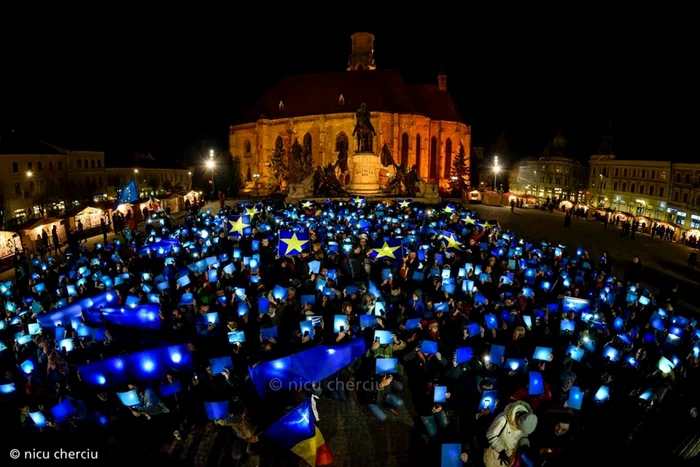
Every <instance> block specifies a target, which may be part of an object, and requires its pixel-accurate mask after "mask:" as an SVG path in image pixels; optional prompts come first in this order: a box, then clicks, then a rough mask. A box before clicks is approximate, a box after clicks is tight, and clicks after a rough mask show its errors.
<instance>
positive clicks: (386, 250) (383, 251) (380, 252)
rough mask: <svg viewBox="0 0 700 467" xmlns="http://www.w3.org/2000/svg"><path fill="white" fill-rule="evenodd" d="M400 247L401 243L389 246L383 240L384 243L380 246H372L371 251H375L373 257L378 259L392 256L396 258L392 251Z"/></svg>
mask: <svg viewBox="0 0 700 467" xmlns="http://www.w3.org/2000/svg"><path fill="white" fill-rule="evenodd" d="M400 248H401V245H399V246H389V244H388V243H387V242H384V245H382V247H381V248H373V249H372V251H376V252H377V256H375V258H374V259H379V258H392V259H396V255H394V252H395V251H396V250H398V249H400Z"/></svg>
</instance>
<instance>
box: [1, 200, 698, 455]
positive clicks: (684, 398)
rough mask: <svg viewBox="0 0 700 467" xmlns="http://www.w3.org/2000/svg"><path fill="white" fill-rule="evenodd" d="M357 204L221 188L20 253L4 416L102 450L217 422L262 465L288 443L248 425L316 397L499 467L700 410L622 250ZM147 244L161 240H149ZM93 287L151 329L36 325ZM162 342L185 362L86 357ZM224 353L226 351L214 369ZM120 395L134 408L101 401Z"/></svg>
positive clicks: (23, 432)
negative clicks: (106, 379) (297, 372)
mask: <svg viewBox="0 0 700 467" xmlns="http://www.w3.org/2000/svg"><path fill="white" fill-rule="evenodd" d="M354 201H356V202H352V203H350V204H348V203H347V202H341V201H325V202H323V203H316V202H311V201H309V202H304V203H299V204H296V205H289V204H283V203H273V202H265V203H261V204H259V205H255V206H251V205H246V204H236V205H235V206H225V207H224V209H222V210H221V211H220V212H210V211H197V212H193V213H192V214H191V215H188V216H187V217H186V218H185V219H184V220H183V224H182V225H179V226H173V225H171V226H169V227H166V224H165V222H159V220H160V217H158V215H157V214H155V213H149V217H151V220H150V221H149V222H146V223H145V224H144V225H143V226H142V230H131V229H129V228H128V227H127V226H124V231H125V233H126V232H128V236H126V235H125V237H124V239H119V240H115V241H114V242H111V243H106V242H105V243H99V244H97V245H95V247H94V248H92V249H88V248H86V247H85V246H79V245H77V244H72V245H70V246H69V247H68V248H67V250H66V252H65V256H61V257H60V259H59V258H58V257H45V258H44V257H38V256H35V255H32V254H30V255H29V256H23V255H22V254H21V253H19V254H18V258H17V269H18V270H19V271H21V274H17V280H15V281H9V282H6V283H3V284H0V305H2V309H3V310H4V317H3V320H1V321H0V370H1V371H0V406H1V407H2V420H4V421H5V422H6V427H8V429H9V430H11V432H13V433H15V434H18V435H19V436H20V437H21V438H22V439H25V440H31V443H33V444H34V445H41V444H42V443H47V442H48V441H47V440H50V439H54V440H59V442H67V441H66V440H75V439H84V440H88V439H89V440H90V441H91V442H97V441H96V440H98V439H99V440H102V441H101V444H100V446H102V448H104V449H111V451H110V452H112V453H113V454H114V455H115V456H116V457H119V456H124V455H126V453H127V452H132V451H134V450H137V449H141V448H143V449H145V451H139V452H145V453H150V452H157V451H158V450H159V449H160V446H161V445H162V444H163V443H165V442H173V440H176V441H177V440H180V441H177V442H182V441H181V440H182V439H183V438H184V437H185V436H186V434H187V433H188V432H189V431H190V430H192V429H193V427H198V426H201V425H203V424H206V423H209V422H211V421H213V422H214V423H216V424H217V425H219V426H222V427H230V428H231V430H232V431H233V433H234V435H235V438H236V442H235V443H234V446H233V451H232V453H231V454H232V456H233V458H234V459H237V460H240V459H243V458H253V459H256V458H257V459H258V462H259V461H260V459H262V460H263V461H265V460H266V459H267V460H269V458H270V456H272V457H274V456H284V452H283V451H284V450H281V449H279V448H278V447H276V446H275V443H274V442H272V441H271V440H269V439H265V436H264V435H263V434H262V433H263V431H264V428H265V426H268V425H269V424H270V423H272V422H274V421H275V420H277V419H278V418H279V417H280V415H281V414H283V413H284V412H285V410H289V409H290V408H292V407H294V406H295V405H296V404H298V403H299V401H300V400H301V399H304V398H309V397H328V398H331V399H333V400H334V401H337V402H336V403H357V404H361V405H362V406H363V407H365V408H366V416H367V417H372V418H373V419H374V420H376V421H375V422H373V423H376V424H381V423H382V422H385V421H387V420H390V419H391V418H392V417H396V416H397V415H400V413H401V411H406V410H410V413H411V414H412V415H413V413H414V412H413V411H415V416H416V417H415V421H416V424H415V430H418V432H419V433H420V435H421V439H422V440H423V442H424V443H425V446H427V447H428V449H426V450H425V451H426V452H430V453H433V455H435V456H438V457H439V452H440V450H439V446H440V445H442V444H443V443H454V442H456V443H459V444H461V446H462V452H461V457H460V462H462V463H463V464H465V465H482V464H484V465H486V466H487V467H500V466H511V465H539V466H541V465H545V464H546V465H548V466H549V465H573V464H574V463H575V461H576V460H577V459H581V458H582V456H584V454H583V451H584V450H585V448H584V447H582V443H581V440H587V442H596V443H599V445H601V444H605V445H606V446H607V445H609V446H622V445H624V444H629V443H632V442H634V441H635V437H636V436H637V434H638V433H640V432H641V431H642V430H643V428H644V422H645V420H648V419H649V418H650V417H652V418H653V417H654V416H655V415H654V414H656V413H657V412H658V411H669V410H673V411H674V412H673V413H674V414H677V416H678V417H685V418H688V417H691V415H690V414H691V413H694V414H695V415H697V409H694V410H695V411H694V412H692V411H691V409H693V408H694V407H696V405H697V403H696V401H695V400H693V397H694V394H697V391H698V389H700V386H699V385H700V377H699V376H700V346H699V345H698V344H697V341H698V337H699V336H700V333H699V332H698V328H697V322H696V320H694V319H692V316H688V315H687V314H686V315H685V316H684V315H683V314H682V313H681V312H679V310H678V309H677V306H676V303H675V293H676V292H677V290H676V289H675V288H672V289H670V290H664V291H662V292H661V293H660V294H659V295H658V296H654V295H653V294H652V293H650V292H649V290H648V289H647V286H646V285H645V284H644V282H643V281H644V272H643V268H642V267H641V264H637V263H638V261H637V262H635V261H634V260H633V261H631V265H630V266H629V268H628V269H629V271H627V274H625V276H624V279H621V278H618V277H617V276H616V275H615V271H613V270H612V268H611V265H610V262H609V258H607V256H604V257H603V258H590V257H589V256H588V254H587V252H586V251H585V250H584V249H583V248H580V247H578V246H576V245H567V246H565V245H557V244H549V243H547V242H540V241H534V240H529V241H526V240H525V239H523V238H520V237H518V236H517V235H516V234H515V233H513V232H509V231H503V230H501V229H500V228H499V227H498V225H497V224H496V223H495V222H493V221H491V222H489V221H487V220H482V219H478V218H477V217H476V215H475V213H474V212H473V211H469V210H467V209H465V208H462V207H460V206H455V205H451V204H448V205H443V206H440V207H438V206H434V207H431V206H424V205H418V204H415V203H411V202H410V201H409V200H404V201H402V202H400V203H396V202H386V203H376V202H367V201H366V200H364V199H361V198H356V199H355V200H354ZM127 225H128V224H127ZM236 226H238V229H237V230H236V228H235V227H236ZM242 227H245V229H243V228H242ZM281 231H294V232H298V233H299V239H302V240H299V242H300V243H299V244H298V245H297V246H298V248H292V249H290V248H288V246H289V245H287V247H285V250H284V251H285V253H286V254H280V249H279V245H280V243H279V238H280V237H279V234H280V232H281ZM307 235H308V236H307ZM294 238H295V239H296V238H297V237H296V235H295V237H294ZM163 239H170V240H173V241H175V242H174V243H171V245H172V244H175V245H176V247H175V248H169V249H166V250H165V251H160V250H158V249H157V248H149V245H158V244H159V243H158V242H162V240H163ZM209 259H211V261H208V260H209ZM202 261H204V266H203V267H192V266H193V265H195V264H200V265H201V263H202ZM211 271H214V272H213V273H212V272H211ZM183 277H184V278H186V280H183ZM117 278H119V280H116V279H117ZM279 287H282V288H284V289H285V290H286V293H285V294H283V295H282V296H280V295H279V294H275V293H273V291H274V290H276V288H279ZM104 293H113V294H114V296H115V301H116V303H115V304H114V306H116V307H117V308H118V307H127V308H128V307H131V308H135V307H139V306H141V305H146V304H157V306H158V307H159V310H160V311H159V315H158V323H159V324H158V326H157V327H156V329H154V327H153V326H144V327H143V328H139V327H138V326H136V327H134V326H124V325H122V324H119V323H115V322H110V321H109V320H105V322H104V323H103V324H101V325H100V326H96V325H95V324H94V322H89V320H87V319H86V318H87V314H88V313H90V312H95V310H87V309H86V310H83V311H84V313H83V316H82V318H81V319H78V320H77V321H74V322H72V323H70V324H68V325H67V326H65V329H63V330H60V329H59V331H60V332H58V331H57V329H58V328H56V329H51V328H49V327H46V326H41V325H40V323H41V322H42V320H41V317H42V315H46V314H51V313H53V314H55V313H60V312H61V310H64V309H66V308H67V307H70V306H71V305H72V304H75V303H82V302H80V301H81V300H83V299H85V298H89V297H93V296H96V295H98V294H104ZM261 303H265V305H264V307H261V306H260V304H261ZM97 313H98V315H99V316H101V314H100V310H97ZM212 314H215V317H216V319H211V317H212V316H214V315H212ZM338 315H345V317H346V321H345V322H344V323H343V324H344V325H341V326H336V325H335V323H336V322H337V316H338ZM309 322H310V323H312V325H313V326H314V328H315V329H314V332H311V333H310V332H309V331H308V328H307V327H305V326H304V323H309ZM60 327H62V326H59V328H60ZM273 329H274V332H272V330H273ZM240 331H242V332H243V335H244V336H245V337H244V339H240V338H239V339H237V340H236V341H235V342H234V343H231V340H230V337H231V334H237V333H239V332H240ZM59 334H60V336H59ZM65 339H69V340H71V342H70V343H69V344H66V342H65ZM358 339H359V340H364V341H365V342H366V349H367V350H366V352H365V353H364V354H363V356H362V357H360V358H358V359H356V360H355V361H353V362H351V363H350V364H349V365H347V366H346V367H345V368H343V369H342V370H340V371H339V372H337V373H335V374H333V375H332V376H331V377H329V378H327V379H325V380H323V381H311V382H310V383H313V384H312V385H311V386H310V387H307V388H304V389H300V390H299V391H293V390H284V389H283V390H279V391H273V393H271V394H269V395H266V396H265V397H264V398H261V397H260V395H259V393H258V392H257V391H256V388H255V387H254V385H253V384H252V382H251V377H250V374H249V368H250V367H254V366H255V365H257V364H259V363H260V362H265V361H273V360H276V359H279V358H281V357H284V356H288V355H291V354H296V353H299V352H302V351H304V350H306V349H309V348H311V347H313V346H316V345H319V344H324V345H327V346H344V345H349V343H351V342H353V341H356V340H358ZM176 344H182V345H186V346H187V349H188V351H189V352H190V354H191V355H192V361H193V369H188V370H187V371H184V370H182V371H181V370H178V369H176V368H174V369H172V370H168V371H167V372H166V373H164V374H162V375H160V377H159V379H158V380H149V379H148V378H145V377H143V375H141V374H134V375H132V378H131V379H130V380H129V382H128V384H125V385H123V386H121V387H108V388H105V387H102V386H100V384H95V383H94V381H90V380H88V379H87V378H85V377H84V375H83V374H82V373H81V368H86V367H85V365H89V364H94V363H95V362H100V361H104V360H107V359H109V358H112V357H116V356H128V355H130V354H134V353H136V352H139V351H143V350H147V349H155V348H161V347H163V346H164V345H176ZM221 356H226V357H230V358H231V362H232V365H231V366H226V367H224V368H223V369H221V368H215V364H214V363H213V361H212V360H211V359H212V358H214V357H221ZM329 358H331V357H329ZM378 362H379V363H378ZM386 363H388V365H387V364H386ZM350 382H353V383H355V384H353V385H351V384H348V383H350ZM174 383H178V384H177V386H178V389H177V390H175V391H174V392H170V391H167V392H166V391H164V390H163V389H162V388H163V387H165V386H168V387H173V386H172V385H173V384H174ZM348 387H354V388H358V390H357V391H348V390H346V388H348ZM180 388H181V389H180ZM129 391H135V393H134V394H136V397H137V400H135V402H134V404H126V403H125V401H124V398H123V397H120V396H119V395H118V394H122V395H123V394H125V393H128V392H129ZM667 399H670V401H668V400H667ZM206 401H229V405H228V411H227V413H226V414H224V415H220V416H217V417H212V416H211V414H209V413H208V412H207V411H206V410H205V407H204V402H206ZM57 407H58V408H59V409H56V408H57ZM371 426H377V425H371ZM356 435H357V436H367V437H371V436H372V433H357V434H356ZM602 440H605V441H602ZM105 442H106V443H107V444H108V445H105ZM327 442H328V443H329V447H330V449H331V451H332V450H333V441H332V440H327ZM262 445H264V447H265V449H264V450H263V449H261V446H262ZM434 461H435V463H434V464H433V465H437V462H439V459H438V460H434Z"/></svg>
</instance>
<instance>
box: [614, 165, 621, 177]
mask: <svg viewBox="0 0 700 467" xmlns="http://www.w3.org/2000/svg"><path fill="white" fill-rule="evenodd" d="M619 175H620V169H618V168H617V167H615V176H616V177H617V176H619Z"/></svg>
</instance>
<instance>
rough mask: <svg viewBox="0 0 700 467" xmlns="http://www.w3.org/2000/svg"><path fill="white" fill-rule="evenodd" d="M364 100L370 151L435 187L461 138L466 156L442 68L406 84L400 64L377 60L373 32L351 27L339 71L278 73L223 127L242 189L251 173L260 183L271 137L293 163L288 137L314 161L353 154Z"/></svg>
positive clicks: (465, 138)
mask: <svg viewBox="0 0 700 467" xmlns="http://www.w3.org/2000/svg"><path fill="white" fill-rule="evenodd" d="M363 103H366V105H367V109H368V111H369V112H370V115H371V122H372V125H373V126H374V128H375V130H376V136H375V137H374V140H373V141H372V150H373V151H374V153H375V154H377V155H380V156H381V155H384V156H386V155H387V154H390V155H391V158H392V159H393V161H394V162H395V163H396V164H397V165H403V166H404V167H406V168H410V167H412V166H414V165H415V166H416V167H417V168H418V173H419V175H420V177H421V178H422V179H423V180H425V181H426V182H428V183H439V184H440V186H441V187H442V188H446V187H447V186H448V185H449V183H450V177H451V176H452V175H453V174H452V161H453V160H454V157H455V155H456V154H457V152H458V151H459V147H460V144H462V145H463V146H464V150H465V154H466V156H467V165H468V164H469V148H470V143H471V128H470V127H469V126H468V125H466V124H465V123H464V121H463V120H462V117H461V116H460V114H459V112H458V109H457V107H456V105H455V103H454V101H453V100H452V98H451V96H450V94H449V92H448V91H447V76H445V75H444V74H443V73H441V74H439V75H438V79H437V84H423V85H414V84H408V83H406V82H405V81H404V79H403V77H402V76H401V73H400V72H399V71H397V70H381V69H378V68H377V67H376V64H375V61H374V36H373V35H372V34H369V33H356V34H354V35H353V36H352V53H351V55H350V59H349V61H348V68H347V70H346V71H341V72H331V73H320V74H310V75H301V76H292V77H286V78H283V79H281V80H280V81H279V82H278V83H277V84H276V85H275V86H274V87H272V89H270V90H269V91H268V92H267V93H266V94H265V95H264V96H263V97H262V98H261V99H259V100H258V101H257V102H256V103H255V104H254V105H253V106H252V108H251V109H250V110H249V111H248V112H246V113H245V114H244V116H243V118H242V119H241V120H240V123H239V124H236V125H233V126H231V127H230V133H229V149H230V153H231V155H232V156H240V157H241V161H242V164H241V170H242V172H243V180H244V181H245V182H246V190H251V189H253V187H254V186H256V185H255V177H254V174H259V175H260V180H259V181H258V184H257V188H259V189H260V190H261V191H262V190H263V188H264V186H265V179H266V177H267V175H268V173H269V170H270V168H269V163H270V158H271V157H272V154H273V152H274V149H275V146H276V145H277V146H281V147H282V148H283V149H284V154H285V157H286V158H287V167H293V166H294V164H293V163H292V161H290V160H289V157H290V154H291V153H292V151H291V150H290V149H291V146H292V144H293V143H294V141H295V140H298V142H299V143H300V144H302V145H304V146H305V147H306V148H307V151H308V150H310V151H311V154H312V156H313V161H314V167H316V166H319V165H323V166H326V165H328V164H329V163H335V162H336V161H337V160H338V158H339V156H348V157H352V155H353V154H354V153H355V150H356V149H357V148H356V142H355V138H354V137H353V130H354V128H355V124H356V112H357V110H358V109H359V108H360V106H361V105H362V104H363ZM382 160H383V161H384V162H383V164H384V167H385V168H384V169H382V174H381V175H382V177H384V178H385V177H386V176H387V174H390V173H392V172H393V166H392V165H391V164H390V163H387V162H386V161H388V160H391V159H389V158H387V157H382ZM336 171H337V172H339V169H337V170H336ZM337 176H338V179H339V180H340V181H341V183H343V184H345V183H347V182H348V180H349V174H347V173H346V174H341V173H338V174H337ZM466 182H467V184H468V183H469V180H466Z"/></svg>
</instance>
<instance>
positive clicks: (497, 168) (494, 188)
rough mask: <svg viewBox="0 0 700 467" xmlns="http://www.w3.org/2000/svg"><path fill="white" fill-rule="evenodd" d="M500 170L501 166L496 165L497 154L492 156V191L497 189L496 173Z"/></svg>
mask: <svg viewBox="0 0 700 467" xmlns="http://www.w3.org/2000/svg"><path fill="white" fill-rule="evenodd" d="M500 171H501V166H500V165H498V156H493V191H498V190H497V188H496V187H497V185H496V183H497V179H498V173H499V172H500Z"/></svg>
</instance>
